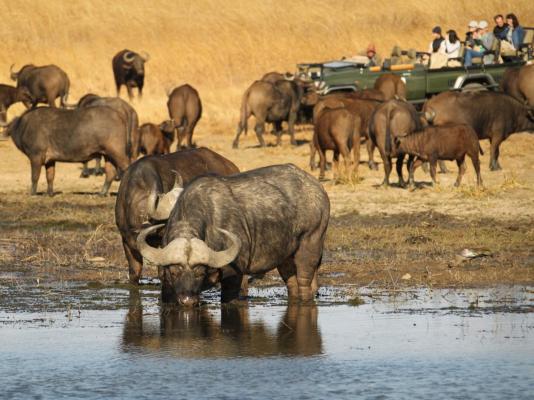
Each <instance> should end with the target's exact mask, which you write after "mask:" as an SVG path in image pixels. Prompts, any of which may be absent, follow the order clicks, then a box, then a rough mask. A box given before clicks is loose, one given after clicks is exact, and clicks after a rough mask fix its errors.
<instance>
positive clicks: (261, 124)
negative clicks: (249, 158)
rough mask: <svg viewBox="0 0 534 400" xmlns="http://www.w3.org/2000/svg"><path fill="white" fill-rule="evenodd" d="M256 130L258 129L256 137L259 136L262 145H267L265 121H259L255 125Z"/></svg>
mask: <svg viewBox="0 0 534 400" xmlns="http://www.w3.org/2000/svg"><path fill="white" fill-rule="evenodd" d="M254 130H255V131H256V137H257V138H258V142H260V147H265V140H263V132H264V131H265V122H263V121H257V122H256V126H255V127H254Z"/></svg>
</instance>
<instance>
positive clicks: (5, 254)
mask: <svg viewBox="0 0 534 400" xmlns="http://www.w3.org/2000/svg"><path fill="white" fill-rule="evenodd" d="M297 138H298V139H299V143H300V145H299V146H297V147H291V146H290V145H289V138H288V137H287V136H284V137H283V145H282V146H281V147H267V148H265V149H260V148H258V147H257V141H256V137H255V135H254V134H250V133H249V135H248V136H246V137H243V139H242V141H241V146H240V148H239V149H236V150H234V149H232V148H231V142H232V139H233V137H232V136H231V135H230V132H228V133H226V134H219V133H217V134H211V135H210V134H207V133H206V132H205V131H202V132H199V133H198V134H196V136H195V141H196V143H197V145H199V146H207V147H210V148H211V149H213V150H215V151H217V152H219V153H221V154H223V155H224V156H226V157H228V158H229V159H231V160H232V161H233V162H235V163H236V164H237V165H238V166H239V168H240V169H241V170H248V169H252V168H256V167H260V166H265V165H270V164H278V163H287V162H291V163H294V164H296V165H297V166H299V167H301V168H303V169H304V170H306V171H308V172H310V171H309V168H308V161H309V145H308V143H309V139H310V138H311V131H310V130H309V129H304V128H302V129H300V130H299V132H298V134H297ZM267 141H268V143H271V144H273V143H274V142H275V137H274V136H271V135H268V136H267ZM482 147H483V149H484V151H485V155H484V156H483V157H482V163H483V165H482V177H483V179H484V184H485V188H484V189H481V190H480V189H477V188H475V186H474V182H475V177H474V171H473V168H472V165H471V164H470V162H468V170H467V173H466V175H465V177H464V182H463V185H462V186H461V187H460V188H458V189H457V188H454V187H453V183H454V180H455V179H456V172H457V167H456V164H455V163H448V164H447V165H448V167H449V170H450V171H451V172H449V173H447V174H440V175H439V179H440V185H439V186H437V187H431V186H430V185H429V183H430V177H429V176H428V175H426V174H425V173H424V172H423V171H421V170H419V171H417V173H416V181H417V182H418V185H417V188H416V189H415V190H407V189H401V188H398V187H392V188H383V187H382V186H380V183H381V182H382V179H383V170H382V165H381V163H380V166H379V170H378V171H370V170H369V169H368V167H367V165H366V164H363V163H362V164H361V165H360V167H359V176H360V179H359V180H358V181H357V182H351V183H345V184H340V183H336V182H333V181H332V180H327V181H325V182H324V187H325V188H326V190H327V192H328V194H329V196H330V201H331V204H332V213H331V223H330V227H329V231H328V238H327V244H326V252H325V257H324V262H323V266H322V267H321V274H320V278H321V283H322V284H323V285H355V286H384V287H388V288H396V287H406V286H414V285H426V286H436V287H473V286H474V287H476V286H489V285H496V284H532V283H533V282H534V224H533V220H534V174H533V173H532V172H533V170H534V169H533V167H532V162H533V161H534V135H528V134H516V135H513V136H512V137H511V138H510V139H509V140H507V141H506V142H505V143H504V144H503V145H502V147H501V165H502V166H503V170H502V171H498V172H490V171H489V169H488V164H489V156H488V154H489V147H488V143H487V142H482ZM362 159H363V160H364V161H366V160H367V155H366V152H365V151H364V150H362ZM375 159H376V160H377V161H380V157H379V155H378V153H377V154H376V155H375ZM0 171H1V172H0V173H1V176H2V183H3V185H2V190H1V196H0V278H1V279H4V280H6V279H7V280H17V279H22V278H31V279H35V280H39V281H45V280H86V281H98V282H109V281H119V282H126V281H127V266H126V261H125V259H124V256H123V252H122V247H121V246H120V238H119V234H118V232H117V230H116V227H115V223H114V211H113V210H114V203H115V196H114V195H112V196H110V197H107V198H101V197H99V196H97V195H96V193H98V191H99V190H100V188H101V185H102V184H103V177H91V178H89V179H80V178H79V175H80V171H81V165H79V164H58V165H57V168H56V181H55V190H56V192H57V194H56V195H55V196H54V197H53V198H50V197H48V196H45V195H42V194H41V195H38V196H33V197H32V196H29V194H28V193H29V187H30V165H29V162H28V160H27V158H26V157H25V156H24V155H23V154H22V153H21V152H19V151H18V150H17V149H16V148H15V146H14V144H13V143H12V141H11V140H9V141H3V142H0ZM313 174H314V175H315V176H317V174H318V171H314V172H313ZM331 176H332V171H328V172H327V178H331ZM392 177H393V182H396V177H395V176H394V175H392ZM45 188H46V180H45V176H44V171H43V173H42V176H41V180H40V184H39V190H40V192H41V193H42V192H43V191H44V190H45ZM117 188H118V185H117V183H114V186H113V187H112V192H115V191H116V190H117ZM466 248H467V249H471V250H474V251H475V252H478V253H482V254H484V256H481V257H479V258H475V259H472V260H469V261H463V260H462V259H461V258H459V257H457V255H458V254H459V253H460V252H461V251H462V250H463V249H466ZM146 273H147V275H153V274H154V271H150V270H148V271H146ZM256 282H257V284H259V285H272V284H280V281H279V278H278V277H277V276H276V273H272V274H269V275H267V277H266V278H265V279H264V280H261V281H256Z"/></svg>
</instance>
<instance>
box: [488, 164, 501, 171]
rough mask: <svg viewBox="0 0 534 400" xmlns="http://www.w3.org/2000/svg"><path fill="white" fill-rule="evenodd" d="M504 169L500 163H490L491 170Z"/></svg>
mask: <svg viewBox="0 0 534 400" xmlns="http://www.w3.org/2000/svg"><path fill="white" fill-rule="evenodd" d="M500 170H502V168H501V166H500V165H499V164H494V165H490V171H500Z"/></svg>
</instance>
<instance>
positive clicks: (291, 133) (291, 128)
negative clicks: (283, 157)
mask: <svg viewBox="0 0 534 400" xmlns="http://www.w3.org/2000/svg"><path fill="white" fill-rule="evenodd" d="M296 120H297V113H296V112H290V114H289V120H288V122H287V130H288V132H289V137H290V138H291V145H292V146H296V145H297V141H296V139H295V121H296Z"/></svg>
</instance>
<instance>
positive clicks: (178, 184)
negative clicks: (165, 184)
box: [147, 171, 184, 221]
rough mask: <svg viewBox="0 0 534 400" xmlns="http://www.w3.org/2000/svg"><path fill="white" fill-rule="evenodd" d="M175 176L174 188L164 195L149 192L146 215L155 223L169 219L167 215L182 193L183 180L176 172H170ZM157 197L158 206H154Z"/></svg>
mask: <svg viewBox="0 0 534 400" xmlns="http://www.w3.org/2000/svg"><path fill="white" fill-rule="evenodd" d="M172 172H173V173H174V174H175V175H176V179H175V181H174V186H173V188H172V189H171V190H169V191H168V192H167V193H165V194H159V195H158V194H157V193H156V192H155V191H152V192H150V194H149V195H148V199H147V215H148V216H149V217H150V218H151V219H153V220H155V221H164V220H167V219H169V215H171V212H172V210H173V208H174V206H175V204H176V201H178V197H180V193H182V190H184V189H183V186H184V183H183V179H182V176H181V175H180V174H179V173H178V172H176V171H172ZM158 197H159V201H158V205H157V206H156V199H157V198H158Z"/></svg>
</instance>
